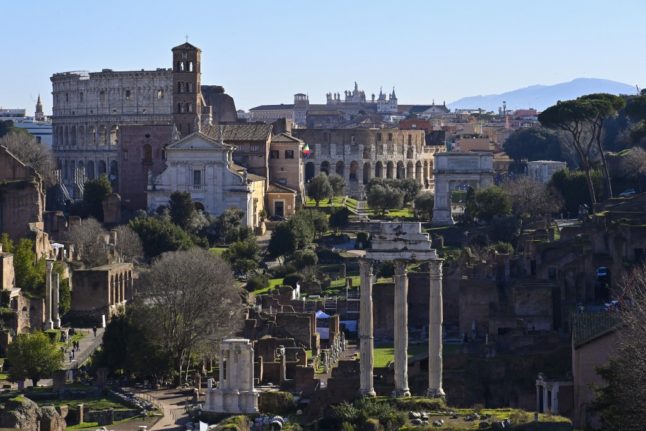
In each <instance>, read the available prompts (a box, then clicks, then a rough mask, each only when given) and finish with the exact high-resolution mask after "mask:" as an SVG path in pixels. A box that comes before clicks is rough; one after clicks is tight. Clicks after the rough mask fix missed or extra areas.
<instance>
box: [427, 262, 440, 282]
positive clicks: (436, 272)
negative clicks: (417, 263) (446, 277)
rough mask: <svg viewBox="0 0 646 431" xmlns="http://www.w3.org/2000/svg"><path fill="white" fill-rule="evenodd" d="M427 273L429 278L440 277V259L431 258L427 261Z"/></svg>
mask: <svg viewBox="0 0 646 431" xmlns="http://www.w3.org/2000/svg"><path fill="white" fill-rule="evenodd" d="M428 268H429V274H430V276H431V278H436V279H437V278H442V260H441V259H433V260H429V261H428Z"/></svg>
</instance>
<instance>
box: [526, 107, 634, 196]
mask: <svg viewBox="0 0 646 431" xmlns="http://www.w3.org/2000/svg"><path fill="white" fill-rule="evenodd" d="M623 104H624V100H623V99H622V98H621V97H618V96H613V95H610V94H590V95H587V96H582V97H579V98H578V99H575V100H566V101H564V102H558V103H557V104H556V105H553V106H551V107H549V108H547V109H546V110H545V111H543V112H541V113H540V115H539V116H538V120H539V121H540V122H541V125H543V127H547V128H549V129H558V130H563V131H564V132H566V133H567V134H568V136H569V138H570V139H569V140H568V141H567V142H568V143H569V144H571V145H572V147H573V148H574V150H575V151H576V153H577V155H578V158H579V162H580V164H581V168H582V169H583V171H584V172H585V175H586V180H587V181H586V185H587V188H588V193H589V194H590V201H591V202H592V204H593V205H595V204H596V203H597V194H596V191H595V189H594V184H593V182H592V170H593V165H594V162H595V159H596V157H595V156H596V155H598V156H599V157H600V158H601V164H602V168H603V171H604V175H605V179H606V188H607V191H608V194H609V196H611V197H612V186H611V183H610V174H609V172H608V167H607V163H606V158H605V154H604V152H603V148H602V147H601V137H602V130H603V123H604V121H605V120H606V119H607V118H609V117H612V116H614V115H616V113H617V111H618V110H619V109H621V107H622V106H623ZM595 153H596V155H595Z"/></svg>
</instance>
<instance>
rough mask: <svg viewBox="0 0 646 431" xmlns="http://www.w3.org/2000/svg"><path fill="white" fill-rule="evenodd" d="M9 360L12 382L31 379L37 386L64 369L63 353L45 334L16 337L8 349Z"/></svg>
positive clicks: (36, 333)
mask: <svg viewBox="0 0 646 431" xmlns="http://www.w3.org/2000/svg"><path fill="white" fill-rule="evenodd" d="M7 360H8V361H9V363H10V364H11V368H10V371H9V377H10V378H11V379H12V380H14V381H19V380H24V379H31V381H32V384H33V386H36V385H37V384H38V381H39V380H40V379H45V378H48V377H51V376H52V373H53V372H54V371H56V370H59V369H60V368H61V367H62V365H63V353H62V352H61V350H60V349H59V348H58V347H57V346H56V344H55V343H54V342H53V341H52V340H51V339H50V338H49V337H48V336H47V335H45V333H43V332H33V333H30V334H18V335H17V336H16V338H15V339H14V340H13V342H12V343H11V344H9V347H8V348H7Z"/></svg>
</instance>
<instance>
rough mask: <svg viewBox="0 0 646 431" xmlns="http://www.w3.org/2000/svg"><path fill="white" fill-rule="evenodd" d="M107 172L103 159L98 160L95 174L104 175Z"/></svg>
mask: <svg viewBox="0 0 646 431" xmlns="http://www.w3.org/2000/svg"><path fill="white" fill-rule="evenodd" d="M106 172H107V170H106V165H105V161H103V160H100V161H99V163H97V174H98V176H101V175H105V174H106Z"/></svg>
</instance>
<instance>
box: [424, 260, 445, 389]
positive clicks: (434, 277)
mask: <svg viewBox="0 0 646 431" xmlns="http://www.w3.org/2000/svg"><path fill="white" fill-rule="evenodd" d="M429 267H430V271H429V278H430V286H429V289H430V294H429V301H428V304H429V309H428V396H431V397H443V396H444V389H442V320H443V318H442V260H440V259H437V260H431V261H429Z"/></svg>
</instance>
